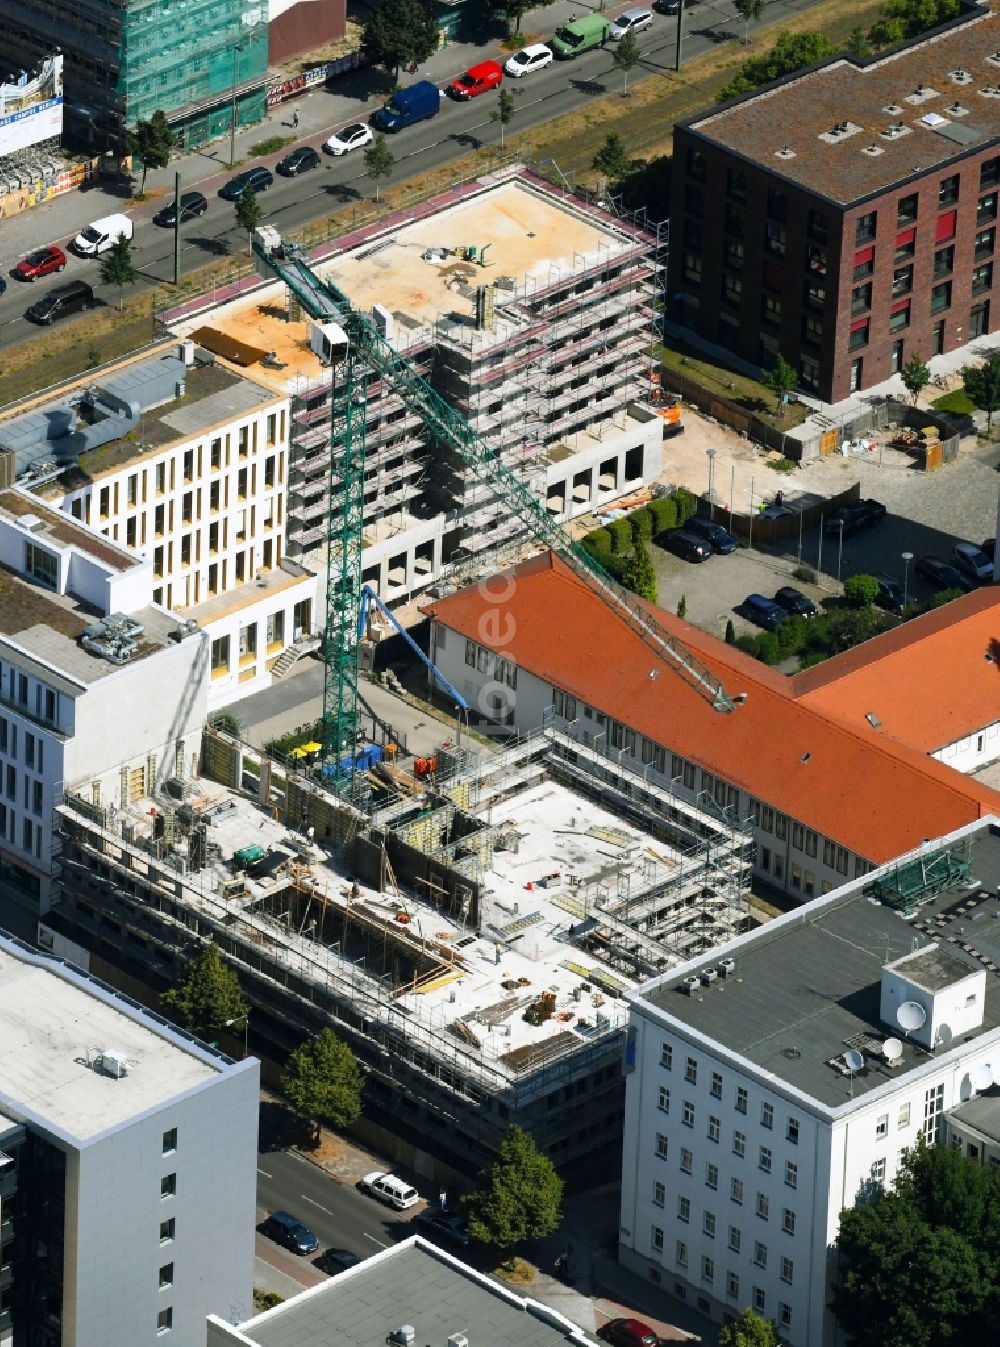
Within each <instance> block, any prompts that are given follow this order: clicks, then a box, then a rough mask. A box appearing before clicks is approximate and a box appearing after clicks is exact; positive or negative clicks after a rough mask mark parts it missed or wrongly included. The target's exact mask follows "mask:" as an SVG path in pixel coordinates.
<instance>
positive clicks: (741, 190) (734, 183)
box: [726, 168, 747, 201]
mask: <svg viewBox="0 0 1000 1347" xmlns="http://www.w3.org/2000/svg"><path fill="white" fill-rule="evenodd" d="M726 195H727V196H731V197H732V198H733V200H734V201H745V200H746V195H747V176H746V174H745V173H744V172H743V170H742V169H739V168H730V169H727V171H726Z"/></svg>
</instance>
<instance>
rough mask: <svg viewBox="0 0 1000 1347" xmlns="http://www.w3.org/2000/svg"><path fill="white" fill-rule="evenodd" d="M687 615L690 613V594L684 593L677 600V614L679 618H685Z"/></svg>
mask: <svg viewBox="0 0 1000 1347" xmlns="http://www.w3.org/2000/svg"><path fill="white" fill-rule="evenodd" d="M687 615H688V596H687V595H686V594H682V595H681V596H680V598H679V599H678V600H677V616H678V617H679V618H685V617H687Z"/></svg>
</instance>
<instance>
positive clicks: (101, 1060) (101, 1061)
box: [97, 1048, 128, 1080]
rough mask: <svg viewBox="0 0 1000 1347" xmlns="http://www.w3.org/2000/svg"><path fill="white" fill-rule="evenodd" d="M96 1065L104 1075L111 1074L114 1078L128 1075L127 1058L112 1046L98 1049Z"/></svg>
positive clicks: (117, 1078) (118, 1078)
mask: <svg viewBox="0 0 1000 1347" xmlns="http://www.w3.org/2000/svg"><path fill="white" fill-rule="evenodd" d="M97 1065H98V1066H99V1067H100V1069H101V1070H102V1071H103V1072H104V1074H105V1075H106V1076H113V1077H114V1079H115V1080H121V1079H122V1077H123V1076H127V1075H128V1058H127V1057H126V1056H125V1054H124V1053H123V1052H116V1051H115V1049H113V1048H101V1049H100V1050H99V1051H98V1054H97Z"/></svg>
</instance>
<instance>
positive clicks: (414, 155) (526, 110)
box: [0, 0, 812, 345]
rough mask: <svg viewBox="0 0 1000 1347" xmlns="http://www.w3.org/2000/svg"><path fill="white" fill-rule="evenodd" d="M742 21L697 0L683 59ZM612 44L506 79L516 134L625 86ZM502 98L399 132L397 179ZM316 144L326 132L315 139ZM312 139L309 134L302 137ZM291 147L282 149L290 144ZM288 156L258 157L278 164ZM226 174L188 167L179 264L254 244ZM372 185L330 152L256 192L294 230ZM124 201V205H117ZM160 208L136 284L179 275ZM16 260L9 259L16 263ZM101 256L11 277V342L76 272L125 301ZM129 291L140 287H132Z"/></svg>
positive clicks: (798, 6) (446, 111)
mask: <svg viewBox="0 0 1000 1347" xmlns="http://www.w3.org/2000/svg"><path fill="white" fill-rule="evenodd" d="M811 3H812V0H771V3H770V4H768V5H767V6H766V9H765V14H764V16H763V17H764V20H765V21H766V22H774V21H775V19H776V18H778V17H779V16H780V17H784V16H786V15H789V14H793V13H796V12H798V11H800V10H803V9H807V8H808V7H809V5H810V4H811ZM742 29H743V25H742V21H741V20H740V19H738V18H737V16H736V14H735V11H734V9H733V6H732V3H731V0H705V2H703V3H698V4H696V6H695V8H694V9H692V10H691V11H690V12H689V13H688V15H687V16H686V37H685V43H684V55H685V60H687V59H689V58H690V57H692V56H695V55H697V54H698V53H699V52H702V51H705V50H707V49H709V48H711V47H712V46H715V45H717V44H718V43H720V42H723V41H733V40H735V41H738V40H739V39H740V37H741V36H742ZM675 34H676V19H673V18H668V17H665V16H662V15H656V16H655V18H654V23H653V26H652V28H650V29H649V30H647V31H646V32H645V33H640V34H639V35H638V38H637V41H638V44H639V49H640V52H641V53H642V59H641V61H640V63H639V65H638V66H637V67H636V69H635V71H634V72H633V74H632V78H633V80H636V79H639V78H642V77H643V76H644V75H650V74H656V73H657V72H669V71H670V70H672V69H673V63H674V51H675ZM612 46H613V44H611V43H610V42H609V44H608V46H607V47H606V48H603V49H600V48H599V49H597V50H595V51H591V52H587V53H585V54H584V55H582V56H580V57H577V58H576V59H575V60H572V61H565V62H563V61H556V62H553V63H552V64H551V65H550V66H548V67H546V68H545V69H544V70H540V71H537V72H536V73H535V74H534V75H528V76H525V77H524V78H522V79H507V80H505V87H506V88H508V89H509V90H510V91H511V93H512V94H513V95H514V100H515V113H514V120H513V123H512V129H513V130H514V131H516V132H518V133H520V132H523V131H526V130H530V129H531V128H532V127H535V126H539V125H541V124H543V123H545V122H548V121H551V120H552V119H553V118H555V117H559V116H562V115H563V114H564V113H567V112H572V111H574V110H576V109H577V108H580V107H582V106H583V105H585V104H586V103H588V102H589V101H591V100H592V99H594V98H598V97H600V96H602V95H604V94H607V93H611V92H614V91H615V90H619V89H621V87H622V74H621V72H620V71H618V70H616V69H615V68H614V60H613V50H612ZM343 92H344V91H340V90H338V91H337V94H338V95H340V96H337V97H336V98H335V96H334V94H330V95H325V94H324V95H321V96H324V97H329V98H330V104H331V121H333V119H334V116H335V108H338V109H339V108H340V107H342V106H343V101H344V100H343V97H342V93H343ZM381 101H382V100H381V98H378V99H372V98H371V97H366V98H365V100H364V101H361V100H360V99H359V105H358V108H357V111H356V112H355V114H354V117H353V120H358V119H359V118H361V119H367V117H368V115H369V114H370V113H371V112H372V111H373V110H374V105H375V104H376V103H380V102H381ZM495 103H496V100H495V98H494V97H492V96H491V95H489V94H488V95H486V96H485V97H483V98H482V99H481V101H472V102H469V103H457V102H454V101H452V100H451V99H445V100H443V101H442V104H441V111H440V113H439V114H438V115H437V116H436V117H435V118H433V119H432V120H431V121H429V122H422V123H420V124H419V125H417V126H415V127H410V128H408V129H407V130H405V131H402V132H400V133H399V134H398V135H396V136H394V137H392V138H391V148H392V152H393V155H394V156H395V160H396V167H395V169H394V171H393V175H392V176H393V180H394V181H399V180H401V179H404V178H406V177H407V176H409V175H411V174H418V173H423V172H427V171H429V170H433V169H436V168H440V167H442V166H443V165H445V164H447V163H449V162H450V161H451V160H453V159H457V158H459V157H460V156H461V155H463V154H466V153H467V152H468V151H469V150H470V149H476V148H479V147H481V146H483V145H487V144H492V143H496V142H498V141H499V138H500V127H499V125H498V124H497V123H495V122H493V121H492V120H491V118H490V113H491V112H492V111H494V109H495ZM350 120H352V118H351V117H350V116H347V117H344V118H342V119H339V118H338V119H337V121H336V125H338V126H339V125H344V124H345V123H346V122H348V121H350ZM308 139H309V140H310V141H311V142H312V143H318V137H316V136H310V137H309V138H308ZM303 143H304V142H303ZM288 148H290V147H286V149H285V150H284V151H282V154H284V153H287V152H288ZM280 157H281V155H274V156H271V157H269V158H265V159H261V160H255V161H254V162H255V163H262V164H265V165H267V166H268V167H273V165H274V163H275V162H276V161H277V160H278V159H279V158H280ZM189 162H191V163H198V164H203V165H205V167H206V168H207V167H208V165H209V164H210V163H211V162H212V161H211V160H209V159H207V158H194V159H193V160H191V161H189ZM228 176H229V175H228V174H220V173H219V172H218V171H217V170H215V171H214V173H213V174H212V175H211V176H208V177H205V178H203V179H200V180H199V179H198V176H197V174H195V173H192V172H188V173H186V174H185V183H184V186H185V187H186V188H191V187H200V188H201V190H202V191H204V192H205V195H206V196H207V197H208V199H209V209H208V211H207V213H206V214H205V215H203V216H202V217H200V218H199V219H197V220H193V221H189V222H188V223H187V224H186V225H184V226H183V229H182V247H181V269H182V271H184V272H188V271H192V270H195V269H196V268H198V267H199V266H203V265H204V264H205V262H206V261H207V260H210V259H211V258H212V257H218V256H220V255H222V254H224V253H226V252H237V251H239V250H240V249H242V248H245V247H246V238H245V235H244V234H243V232H242V231H241V230H239V229H238V228H237V227H236V224H235V218H234V208H233V205H232V203H230V202H228V201H224V200H222V199H221V198H220V197H219V196H218V188H219V186H221V184H222V183H223V182H224V181H225V180H226V178H227V177H228ZM371 191H372V183H371V180H370V179H369V178H368V177H367V176H366V173H365V167H364V161H363V157H362V154H361V152H355V155H354V156H353V157H352V156H345V157H344V158H341V159H331V158H330V157H329V156H324V157H323V164H322V166H321V167H320V168H318V169H314V170H313V171H312V172H309V173H307V174H305V175H303V176H302V177H298V178H292V179H284V178H278V177H276V178H275V182H274V185H273V187H271V188H270V189H268V190H267V191H266V192H264V193H262V194H261V195H260V197H259V198H258V199H259V201H260V204H261V207H262V209H263V211H264V220H265V222H266V223H268V224H271V225H274V226H275V227H276V228H278V229H279V230H292V229H295V228H298V227H300V226H302V225H304V224H306V223H307V222H309V221H311V220H314V219H317V218H319V217H322V216H323V215H325V214H327V213H328V212H329V211H330V210H331V209H332V208H334V207H336V206H339V205H342V204H344V203H345V202H350V201H352V200H360V199H361V198H362V197H364V196H366V195H369V194H370V193H371ZM78 205H79V212H78V227H79V228H83V226H84V225H86V224H87V223H88V222H89V221H90V220H91V219H94V218H95V217H96V216H97V215H106V214H110V213H111V212H112V211H113V210H115V209H116V206H115V204H114V203H113V202H112V201H111V200H110V199H109V198H107V197H105V196H102V195H99V194H96V193H95V194H82V195H79V196H78ZM117 208H118V209H120V208H121V207H120V206H119V207H117ZM153 209H154V208H153V207H147V208H146V209H145V210H143V209H140V210H139V211H138V212H135V213H134V219H135V221H136V229H135V237H134V240H133V249H132V253H133V259H134V261H135V265H136V267H137V269H138V271H139V273H140V279H139V283H138V284H137V286H136V287H134V289H135V290H141V289H143V288H148V287H149V286H151V285H155V284H158V283H160V282H162V281H166V280H172V278H173V231H172V230H170V229H162V228H159V227H157V226H156V225H154V224H153V223H152V221H151V218H150V216H151V214H152V211H153ZM38 231H39V235H40V236H41V237H39V238H38V239H37V241H36V244H35V246H39V245H41V244H42V243H58V244H60V245H65V243H66V241H67V239H66V235H65V234H64V235H62V236H61V237H58V238H48V237H47V236H46V235H45V213H44V207H42V208H40V209H39V212H38ZM16 260H17V259H14V258H12V259H10V261H11V264H13V262H14V261H16ZM98 275H99V272H98V263H97V262H95V261H93V260H90V259H82V258H77V257H75V256H72V255H70V256H69V257H68V263H67V267H66V270H65V271H64V272H63V273H62V275H61V276H50V277H46V278H45V279H43V280H40V281H37V282H34V283H28V282H19V281H16V280H13V279H11V280H9V281H8V286H7V291H6V293H5V294H3V295H0V329H2V332H3V341H4V345H9V344H13V343H15V342H18V341H23V340H25V339H26V338H27V337H29V336H31V335H33V334H34V333H35V332H37V330H38V329H37V328H35V327H34V326H33V325H32V324H31V323H29V322H27V320H26V319H24V317H23V314H24V310H25V309H26V308H27V307H28V305H29V304H31V303H33V302H34V301H35V300H36V299H37V298H38V297H39V296H40V295H41V294H43V293H44V292H45V291H46V290H47V289H49V288H51V287H52V286H54V285H57V284H59V283H61V282H62V281H65V280H69V279H72V278H74V277H75V278H79V279H81V280H87V281H89V282H90V283H91V284H93V285H94V288H95V291H96V292H97V293H98V295H99V297H100V298H101V299H102V300H103V302H105V303H108V304H113V303H116V302H117V292H116V291H115V290H113V289H109V288H106V287H105V288H102V287H101V286H100V284H99V282H98V279H97V278H98ZM130 293H133V290H132V289H130ZM64 321H66V322H71V321H76V322H86V317H85V316H84V317H82V318H80V319H75V320H73V319H67V320H64Z"/></svg>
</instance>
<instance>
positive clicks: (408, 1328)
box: [389, 1324, 417, 1347]
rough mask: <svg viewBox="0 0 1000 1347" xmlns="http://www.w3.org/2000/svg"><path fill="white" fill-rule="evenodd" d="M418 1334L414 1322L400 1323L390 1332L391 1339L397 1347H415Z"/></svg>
mask: <svg viewBox="0 0 1000 1347" xmlns="http://www.w3.org/2000/svg"><path fill="white" fill-rule="evenodd" d="M416 1336H417V1330H416V1329H415V1328H414V1327H413V1325H412V1324H400V1326H399V1327H398V1328H395V1329H393V1331H392V1332H391V1333H390V1334H389V1341H390V1342H391V1343H395V1344H396V1345H397V1347H413V1341H414V1339H415V1338H416Z"/></svg>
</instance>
